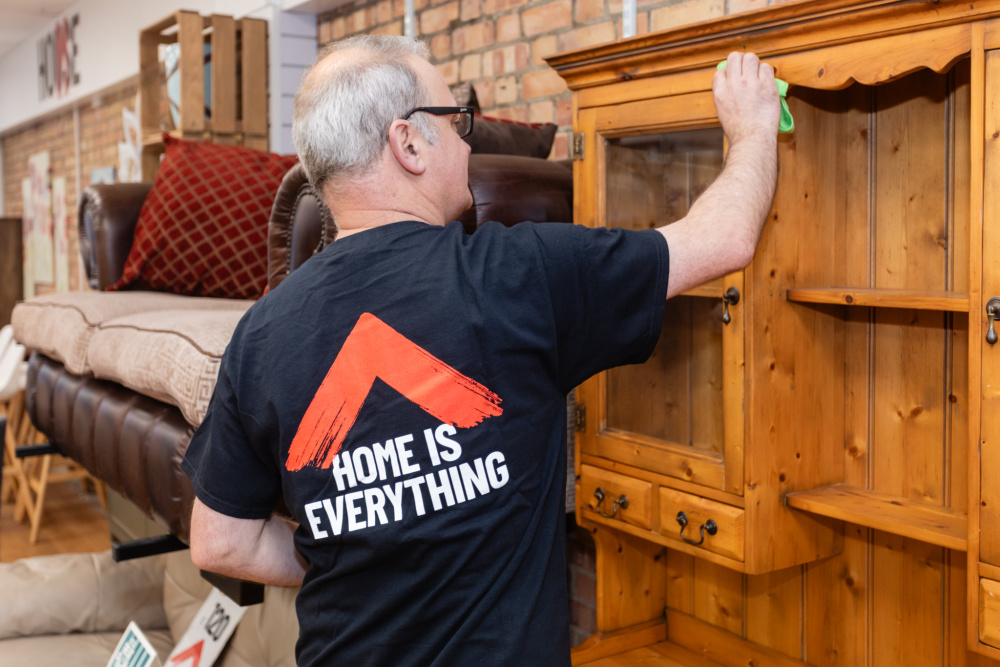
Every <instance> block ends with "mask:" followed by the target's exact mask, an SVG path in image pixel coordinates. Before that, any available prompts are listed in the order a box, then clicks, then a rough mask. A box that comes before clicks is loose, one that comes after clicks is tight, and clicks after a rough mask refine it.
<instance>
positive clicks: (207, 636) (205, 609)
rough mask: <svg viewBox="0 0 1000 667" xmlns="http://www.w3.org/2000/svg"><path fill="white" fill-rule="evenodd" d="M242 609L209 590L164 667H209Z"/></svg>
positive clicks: (219, 651) (240, 614) (243, 609)
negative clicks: (203, 602)
mask: <svg viewBox="0 0 1000 667" xmlns="http://www.w3.org/2000/svg"><path fill="white" fill-rule="evenodd" d="M245 613H246V608H245V607H241V606H239V605H238V604H236V603H235V602H233V601H232V600H230V599H229V598H228V597H226V595H224V594H223V593H221V592H219V590H218V589H215V588H213V589H212V593H211V595H209V596H208V599H206V600H205V604H203V605H202V606H201V609H199V610H198V613H197V614H195V615H194V620H193V621H191V625H190V626H189V627H188V629H187V632H185V633H184V636H183V637H181V640H180V641H179V642H177V646H175V647H174V650H173V651H172V652H171V653H170V657H169V658H167V663H166V666H167V667H209V665H213V664H215V661H216V660H217V659H218V658H219V654H220V653H222V649H223V648H225V646H226V642H227V641H229V638H230V637H231V636H232V634H233V632H235V631H236V626H237V625H238V624H239V622H240V619H242V618H243V614H245Z"/></svg>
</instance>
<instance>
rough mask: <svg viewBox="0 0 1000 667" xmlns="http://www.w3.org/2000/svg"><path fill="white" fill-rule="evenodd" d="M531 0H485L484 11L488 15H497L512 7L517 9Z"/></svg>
mask: <svg viewBox="0 0 1000 667" xmlns="http://www.w3.org/2000/svg"><path fill="white" fill-rule="evenodd" d="M528 2H529V0H484V2H483V12H485V13H486V15H487V16H496V15H497V14H502V13H504V12H509V11H510V10H512V9H517V8H519V7H523V6H524V5H526V4H528Z"/></svg>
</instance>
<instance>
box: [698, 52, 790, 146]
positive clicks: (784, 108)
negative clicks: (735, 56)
mask: <svg viewBox="0 0 1000 667" xmlns="http://www.w3.org/2000/svg"><path fill="white" fill-rule="evenodd" d="M715 69H726V61H725V60H723V61H722V62H721V63H719V65H718V67H716V68H715ZM774 85H776V86H777V87H778V95H780V96H781V120H779V121H778V132H781V133H782V134H787V133H788V132H791V131H792V130H794V129H795V119H794V118H792V112H791V111H789V110H788V101H787V100H786V99H785V96H786V95H788V82H787V81H782V80H781V79H775V80H774Z"/></svg>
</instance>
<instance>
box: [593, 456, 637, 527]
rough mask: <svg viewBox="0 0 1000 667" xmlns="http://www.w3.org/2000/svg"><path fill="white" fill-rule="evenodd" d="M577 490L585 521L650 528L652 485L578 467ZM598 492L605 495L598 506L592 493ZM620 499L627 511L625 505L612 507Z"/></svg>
mask: <svg viewBox="0 0 1000 667" xmlns="http://www.w3.org/2000/svg"><path fill="white" fill-rule="evenodd" d="M580 488H581V492H582V493H583V495H584V498H583V508H584V510H585V511H586V512H587V515H588V518H592V519H596V520H598V521H600V520H604V521H605V522H607V521H624V522H625V523H630V524H632V525H633V526H639V527H640V528H646V529H647V530H648V529H650V528H652V525H653V484H652V483H651V482H646V481H644V480H641V479H635V478H634V477H627V476H626V475H619V474H618V473H616V472H611V471H609V470H602V469H601V468H595V467H594V466H589V465H586V464H585V465H583V466H581V467H580ZM598 489H600V490H601V491H602V492H603V495H604V500H603V501H600V502H599V501H598V497H597V496H595V491H597V490H598ZM622 496H625V497H626V498H628V506H627V507H626V506H624V504H618V505H617V506H616V505H615V503H616V501H617V500H618V499H619V498H621V497H622ZM601 513H603V515H602V514H601ZM612 515H613V517H612Z"/></svg>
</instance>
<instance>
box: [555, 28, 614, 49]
mask: <svg viewBox="0 0 1000 667" xmlns="http://www.w3.org/2000/svg"><path fill="white" fill-rule="evenodd" d="M613 41H615V24H614V22H613V21H604V22H603V23H595V24H593V25H587V26H583V27H582V28H577V29H576V30H570V31H569V32H564V33H563V34H561V35H559V50H560V51H572V50H575V49H583V48H586V47H588V46H594V45H596V44H606V43H607V42H613Z"/></svg>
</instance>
